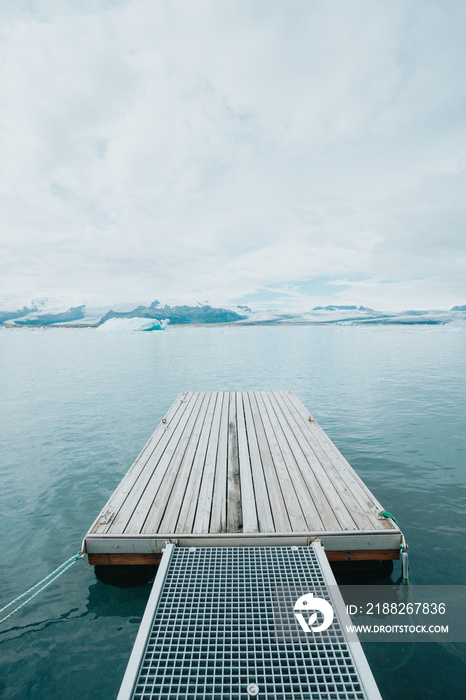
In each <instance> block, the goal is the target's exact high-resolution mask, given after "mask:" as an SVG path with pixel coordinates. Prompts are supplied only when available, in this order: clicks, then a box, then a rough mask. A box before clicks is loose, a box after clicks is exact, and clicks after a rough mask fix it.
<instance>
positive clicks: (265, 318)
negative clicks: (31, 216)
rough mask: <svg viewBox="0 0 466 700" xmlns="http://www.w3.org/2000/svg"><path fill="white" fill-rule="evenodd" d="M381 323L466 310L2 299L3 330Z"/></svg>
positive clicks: (452, 317) (459, 319) (454, 319)
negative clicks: (287, 308)
mask: <svg viewBox="0 0 466 700" xmlns="http://www.w3.org/2000/svg"><path fill="white" fill-rule="evenodd" d="M169 323H170V324H172V325H186V324H218V323H235V324H238V325H270V324H281V325H286V324H339V325H353V324H358V325H361V324H377V325H390V324H402V325H440V324H447V323H449V324H451V323H453V324H455V325H466V305H463V306H461V305H460V306H454V307H453V308H452V309H450V310H408V311H403V312H382V311H376V310H374V309H371V308H369V307H365V306H355V305H354V306H352V305H347V306H339V305H329V306H316V307H314V308H312V309H309V310H308V311H307V310H306V311H284V310H283V309H270V310H265V311H264V310H257V309H254V308H251V307H249V306H246V305H237V306H230V307H228V308H218V307H214V306H210V305H209V304H207V303H205V304H200V303H199V304H197V305H195V306H189V305H177V304H173V305H169V304H163V305H162V304H161V303H160V302H159V301H153V302H142V303H139V304H137V303H136V304H135V303H130V302H129V303H119V304H116V305H111V306H110V305H105V306H103V305H98V304H95V305H94V304H92V303H91V304H86V303H85V302H84V300H82V299H76V298H70V297H66V296H62V297H56V298H53V299H49V298H45V299H33V300H30V301H29V300H26V299H18V298H16V299H15V298H9V299H3V300H0V326H2V327H12V326H15V327H18V326H69V327H89V326H91V327H92V326H95V327H98V328H99V329H101V330H163V329H164V328H165V327H166V326H167V325H168V324H169Z"/></svg>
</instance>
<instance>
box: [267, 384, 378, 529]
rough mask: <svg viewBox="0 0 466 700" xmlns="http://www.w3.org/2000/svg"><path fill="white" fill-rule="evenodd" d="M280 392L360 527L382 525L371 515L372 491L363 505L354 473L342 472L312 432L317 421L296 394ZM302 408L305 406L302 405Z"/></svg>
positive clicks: (366, 495) (302, 433)
mask: <svg viewBox="0 0 466 700" xmlns="http://www.w3.org/2000/svg"><path fill="white" fill-rule="evenodd" d="M279 393H280V396H281V397H282V398H283V399H284V401H285V403H286V404H287V406H288V408H289V410H290V412H291V414H292V415H293V417H294V419H295V421H296V425H297V426H298V428H299V430H300V432H301V435H302V436H303V437H304V439H305V440H306V442H307V443H308V445H309V446H310V447H311V448H312V451H313V452H314V454H315V456H316V457H317V459H318V461H319V462H320V464H321V465H322V467H323V469H324V470H325V473H326V475H327V477H328V478H329V479H330V480H331V483H332V484H333V486H334V491H335V492H336V493H337V494H338V495H339V499H340V500H341V501H342V502H343V503H344V504H348V506H349V507H350V508H351V510H352V516H353V520H354V521H355V522H356V523H357V525H358V527H359V528H360V529H365V528H366V529H367V528H369V529H372V528H374V527H380V521H378V520H377V518H376V516H373V517H371V516H372V513H371V511H370V508H371V506H373V501H372V500H371V499H370V496H369V497H368V494H370V492H368V493H366V494H364V496H365V499H366V501H367V503H365V505H362V504H361V502H360V500H359V498H358V497H357V495H355V493H354V492H353V488H354V480H353V478H352V475H351V474H350V473H349V471H347V470H345V471H344V472H343V474H342V473H341V472H340V470H339V469H338V468H337V467H336V466H335V464H334V463H333V461H332V459H331V458H330V457H329V456H328V455H327V453H326V451H325V450H324V449H323V448H322V446H321V444H320V442H319V441H318V440H317V439H316V437H315V435H314V433H313V432H312V428H311V427H310V426H312V425H313V424H314V423H315V421H314V420H312V421H310V420H309V413H308V412H306V414H303V413H302V409H301V407H300V406H297V404H296V403H295V402H294V401H293V398H296V397H294V394H289V393H287V392H279ZM301 406H302V404H301ZM302 408H304V407H303V406H302ZM306 416H307V417H306ZM329 442H330V440H329ZM348 466H349V465H348ZM350 469H351V467H350ZM351 471H352V470H351ZM358 493H359V492H358V491H356V494H358ZM332 505H333V504H332ZM335 506H336V504H335ZM334 509H335V508H334Z"/></svg>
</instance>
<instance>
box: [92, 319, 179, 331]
mask: <svg viewBox="0 0 466 700" xmlns="http://www.w3.org/2000/svg"><path fill="white" fill-rule="evenodd" d="M169 323H170V319H168V318H163V319H161V320H160V321H159V320H158V319H156V318H141V317H134V318H109V319H108V321H105V323H103V324H102V325H101V326H99V327H98V328H96V330H98V331H163V330H165V328H166V327H167V326H168V324H169Z"/></svg>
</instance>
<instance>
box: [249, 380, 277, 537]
mask: <svg viewBox="0 0 466 700" xmlns="http://www.w3.org/2000/svg"><path fill="white" fill-rule="evenodd" d="M242 399H243V409H244V419H245V423H246V436H247V442H248V447H249V458H250V465H251V473H252V480H253V484H254V494H255V498H256V509H257V520H258V529H259V531H260V532H274V531H275V526H274V522H273V515H272V509H271V506H270V499H269V494H268V491H267V485H266V483H265V477H264V470H263V465H262V460H261V455H260V451H259V445H258V442H257V435H256V429H255V425H254V421H253V418H252V411H251V404H250V402H249V396H248V393H247V392H246V391H245V392H243V393H242Z"/></svg>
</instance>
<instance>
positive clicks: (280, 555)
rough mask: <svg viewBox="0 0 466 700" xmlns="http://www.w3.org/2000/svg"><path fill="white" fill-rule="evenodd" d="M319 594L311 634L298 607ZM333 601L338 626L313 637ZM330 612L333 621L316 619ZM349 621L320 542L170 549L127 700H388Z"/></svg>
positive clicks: (137, 649) (135, 655) (134, 658)
mask: <svg viewBox="0 0 466 700" xmlns="http://www.w3.org/2000/svg"><path fill="white" fill-rule="evenodd" d="M309 594H312V595H313V596H314V602H315V603H316V605H315V606H314V607H309V608H308V609H307V611H306V609H305V608H303V605H304V604H305V603H304V604H303V603H301V604H300V610H301V611H302V612H301V613H299V614H301V619H302V620H303V622H304V625H307V630H306V631H305V629H306V627H302V624H303V623H302V622H300V619H299V615H298V616H297V614H296V610H297V608H296V607H295V604H296V603H297V601H299V599H300V598H301V596H306V599H307V602H308V604H309V600H310V598H309ZM316 599H320V600H321V602H320V607H319V603H318V601H317V600H316ZM323 601H326V602H323ZM328 603H329V604H330V605H331V606H332V609H333V612H334V618H333V621H332V622H331V624H330V626H329V627H328V628H327V629H325V630H322V631H321V632H319V631H312V630H313V629H315V627H316V626H320V625H322V624H323V622H324V621H325V619H327V621H328V619H329V617H330V616H327V618H325V617H324V615H325V613H326V610H325V608H326V606H327V604H328ZM322 606H323V608H324V611H323V613H324V614H322V613H321V612H316V613H315V616H314V615H309V613H310V612H311V611H312V610H315V611H318V610H322ZM327 609H328V606H327ZM304 611H305V612H304ZM298 612H299V611H298ZM313 618H314V619H313ZM346 623H348V624H350V619H349V617H348V616H347V614H346V610H345V605H344V603H343V599H342V598H341V594H340V592H339V589H338V586H337V584H336V581H335V579H334V577H333V574H332V571H331V569H330V565H329V564H328V561H327V559H326V556H325V553H324V551H323V549H322V547H321V546H320V544H319V543H318V542H314V543H313V544H312V545H311V546H307V547H297V546H292V547H198V548H194V547H192V548H189V547H175V546H174V545H173V544H168V545H167V547H166V549H165V552H164V554H163V557H162V562H161V564H160V568H159V571H158V574H157V577H156V579H155V582H154V586H153V589H152V592H151V595H150V598H149V601H148V604H147V608H146V611H145V613H144V617H143V619H142V622H141V626H140V629H139V633H138V636H137V638H136V642H135V644H134V648H133V651H132V654H131V657H130V660H129V663H128V667H127V670H126V673H125V676H124V679H123V682H122V685H121V689H120V693H119V695H118V700H129V699H132V700H133V699H134V700H153V699H154V700H155V699H156V698H157V700H173V699H174V698H177V699H179V700H195V699H196V700H197V699H200V698H203V699H205V700H243V699H244V700H248V698H251V697H258V698H273V700H304V699H306V700H381V695H380V693H379V691H378V689H377V686H376V683H375V681H374V678H373V676H372V673H371V671H370V668H369V665H368V663H367V660H366V657H365V656H364V653H363V651H362V648H361V645H360V644H359V642H351V643H350V642H349V641H348V639H347V635H346V631H345V624H346Z"/></svg>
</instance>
